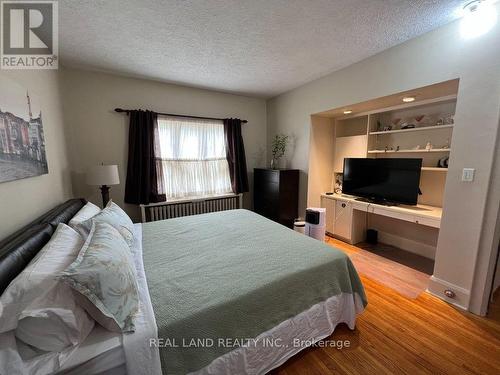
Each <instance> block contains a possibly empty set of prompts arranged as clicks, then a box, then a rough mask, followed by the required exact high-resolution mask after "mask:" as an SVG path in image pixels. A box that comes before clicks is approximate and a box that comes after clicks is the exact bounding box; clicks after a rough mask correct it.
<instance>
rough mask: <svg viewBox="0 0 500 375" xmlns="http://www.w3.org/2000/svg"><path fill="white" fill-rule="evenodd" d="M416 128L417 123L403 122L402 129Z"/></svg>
mask: <svg viewBox="0 0 500 375" xmlns="http://www.w3.org/2000/svg"><path fill="white" fill-rule="evenodd" d="M414 128H416V126H415V124H409V123H407V122H405V123H403V124H401V129H402V130H404V129H414Z"/></svg>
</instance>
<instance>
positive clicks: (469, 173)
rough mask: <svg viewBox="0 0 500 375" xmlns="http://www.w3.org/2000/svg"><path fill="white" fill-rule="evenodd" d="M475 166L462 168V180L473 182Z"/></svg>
mask: <svg viewBox="0 0 500 375" xmlns="http://www.w3.org/2000/svg"><path fill="white" fill-rule="evenodd" d="M474 171H475V169H474V168H464V169H463V170H462V181H464V182H472V181H474Z"/></svg>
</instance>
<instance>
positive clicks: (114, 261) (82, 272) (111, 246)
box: [60, 221, 139, 332]
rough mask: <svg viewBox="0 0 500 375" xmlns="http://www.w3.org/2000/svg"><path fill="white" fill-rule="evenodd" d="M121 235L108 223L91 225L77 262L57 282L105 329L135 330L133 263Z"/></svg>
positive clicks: (135, 304)
mask: <svg viewBox="0 0 500 375" xmlns="http://www.w3.org/2000/svg"><path fill="white" fill-rule="evenodd" d="M124 249H128V245H127V243H126V242H125V240H124V238H123V237H122V235H121V234H120V233H119V232H118V230H117V229H115V228H114V227H113V226H111V225H110V224H108V223H105V222H100V221H95V222H93V224H92V226H91V229H90V233H89V236H88V238H87V240H86V241H85V244H84V245H83V247H82V250H81V251H80V253H79V254H78V257H77V258H76V260H75V261H74V262H73V263H72V264H71V265H70V266H69V267H68V268H67V269H66V270H65V271H64V272H63V273H62V275H61V276H60V279H61V280H62V281H63V282H64V283H66V284H67V285H69V286H70V287H71V288H72V289H73V291H74V294H75V297H76V299H77V303H78V304H79V305H80V306H81V307H83V308H84V309H85V310H86V311H87V313H89V315H90V316H92V317H93V318H94V319H95V320H96V321H97V322H98V323H99V324H101V325H102V326H103V327H104V328H107V329H109V330H110V331H114V332H132V331H134V329H135V327H134V318H135V316H136V314H137V312H138V310H139V295H138V289H137V279H136V273H135V268H134V262H133V259H132V255H131V252H130V251H124Z"/></svg>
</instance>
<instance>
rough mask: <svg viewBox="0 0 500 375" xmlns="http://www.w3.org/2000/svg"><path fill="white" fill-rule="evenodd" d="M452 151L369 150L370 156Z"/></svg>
mask: <svg viewBox="0 0 500 375" xmlns="http://www.w3.org/2000/svg"><path fill="white" fill-rule="evenodd" d="M450 151H451V149H449V148H431V149H430V150H426V149H425V148H423V149H419V150H413V149H412V150H399V151H396V150H387V151H385V150H368V153H369V154H395V153H398V152H399V153H402V154H408V153H422V154H425V153H426V152H450Z"/></svg>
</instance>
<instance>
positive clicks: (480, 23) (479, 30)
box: [460, 0, 497, 39]
mask: <svg viewBox="0 0 500 375" xmlns="http://www.w3.org/2000/svg"><path fill="white" fill-rule="evenodd" d="M462 13H463V16H464V17H463V18H462V24H461V30H460V31H461V34H462V37H463V38H464V39H472V38H476V37H478V36H480V35H483V34H486V33H487V32H488V31H489V30H490V29H491V28H492V27H493V26H494V25H495V23H496V22H497V11H496V9H495V7H493V1H492V0H474V1H471V2H469V3H467V4H466V5H465V6H464V8H463V12H462Z"/></svg>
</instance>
